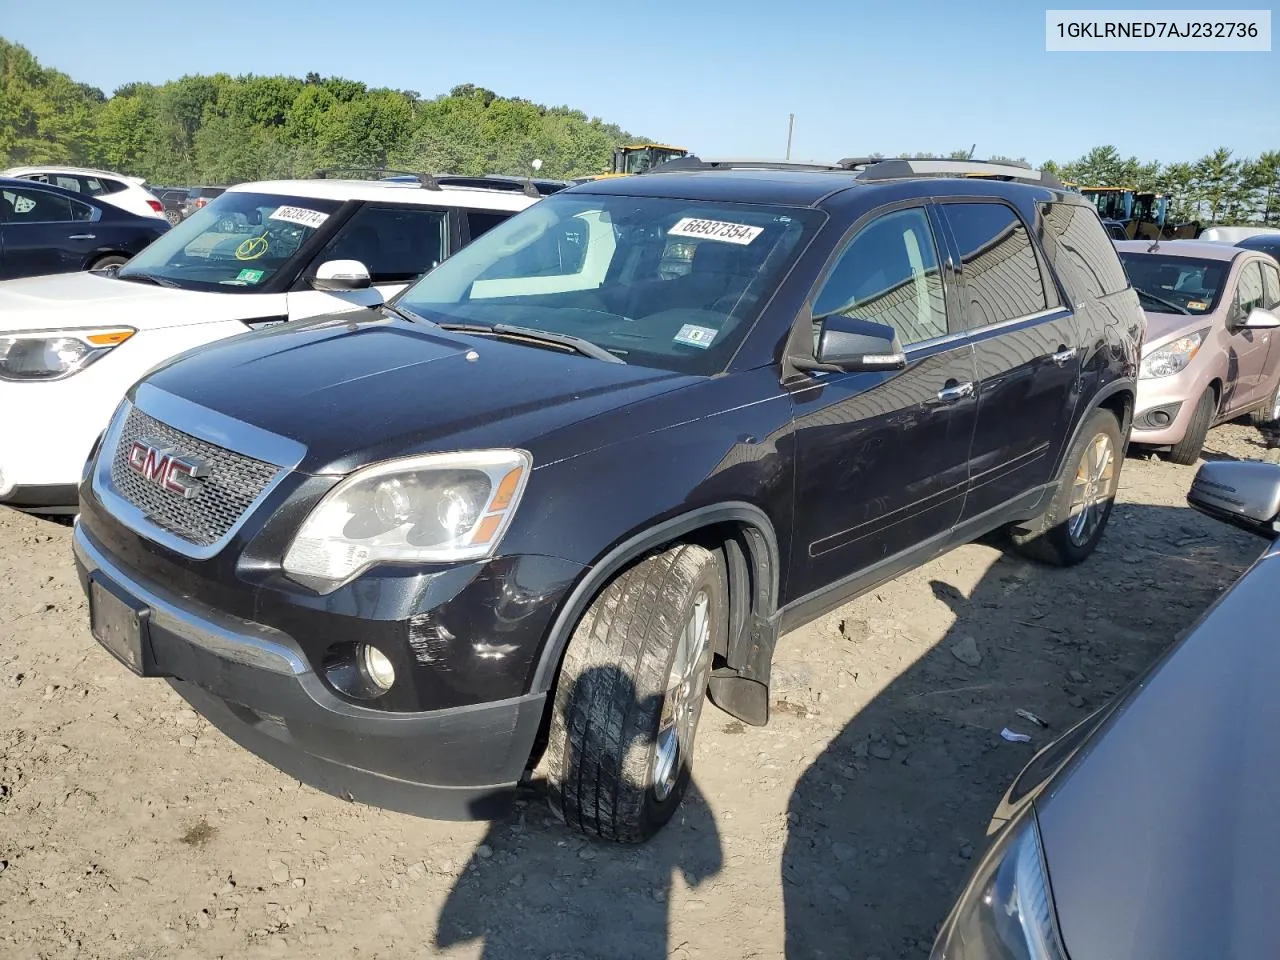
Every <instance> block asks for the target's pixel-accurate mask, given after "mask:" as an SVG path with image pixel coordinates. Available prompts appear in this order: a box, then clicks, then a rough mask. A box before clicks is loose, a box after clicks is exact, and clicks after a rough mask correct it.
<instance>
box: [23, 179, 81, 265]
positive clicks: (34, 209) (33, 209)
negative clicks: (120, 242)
mask: <svg viewBox="0 0 1280 960" xmlns="http://www.w3.org/2000/svg"><path fill="white" fill-rule="evenodd" d="M0 204H3V207H4V212H3V220H4V224H3V226H2V227H0V229H2V230H3V231H4V247H5V264H4V270H5V275H6V276H7V277H34V276H40V275H42V274H50V273H68V272H71V271H74V270H79V269H81V268H82V267H83V266H84V264H85V259H86V258H87V257H88V255H89V253H90V252H92V250H93V249H94V246H93V244H94V240H95V236H94V232H93V226H92V221H93V220H94V219H95V217H96V216H97V211H96V210H94V209H93V208H92V207H90V206H88V205H87V204H83V203H79V202H78V201H73V200H71V199H69V198H67V197H65V196H63V195H62V194H59V193H55V192H53V191H51V190H44V189H41V188H40V187H39V186H36V185H34V184H33V185H32V186H29V187H28V186H16V185H8V186H5V187H4V188H3V189H0Z"/></svg>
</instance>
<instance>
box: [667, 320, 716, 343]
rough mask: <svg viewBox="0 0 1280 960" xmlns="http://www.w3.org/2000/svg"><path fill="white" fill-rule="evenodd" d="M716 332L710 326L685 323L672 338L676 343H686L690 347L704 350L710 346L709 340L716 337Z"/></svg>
mask: <svg viewBox="0 0 1280 960" xmlns="http://www.w3.org/2000/svg"><path fill="white" fill-rule="evenodd" d="M718 332H719V331H716V330H712V329H711V328H710V327H700V326H698V325H697V324H694V323H686V324H685V325H684V326H683V327H681V328H680V331H679V332H678V333H677V334H676V335H675V337H673V338H672V339H674V340H675V342H676V343H687V344H688V345H689V346H691V347H698V348H699V349H701V350H705V349H707V347H709V346H711V341H712V340H714V339H715V338H716V333H718Z"/></svg>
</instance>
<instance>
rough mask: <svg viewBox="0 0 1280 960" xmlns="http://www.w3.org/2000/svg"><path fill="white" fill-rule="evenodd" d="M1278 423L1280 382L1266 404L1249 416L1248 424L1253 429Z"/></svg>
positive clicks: (1277, 382)
mask: <svg viewBox="0 0 1280 960" xmlns="http://www.w3.org/2000/svg"><path fill="white" fill-rule="evenodd" d="M1277 421H1280V380H1277V381H1276V388H1275V389H1274V390H1272V391H1271V393H1270V395H1268V397H1267V402H1266V403H1264V404H1263V405H1262V406H1260V407H1259V408H1258V409H1257V410H1255V411H1253V413H1251V414H1249V422H1250V423H1252V424H1253V425H1254V426H1255V427H1262V426H1268V425H1270V424H1273V423H1276V422H1277Z"/></svg>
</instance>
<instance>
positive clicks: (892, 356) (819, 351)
mask: <svg viewBox="0 0 1280 960" xmlns="http://www.w3.org/2000/svg"><path fill="white" fill-rule="evenodd" d="M814 359H815V360H816V361H817V362H816V363H812V362H810V363H805V362H799V363H797V364H796V365H797V366H799V367H801V368H802V369H815V370H831V371H836V370H838V371H847V372H859V371H870V370H901V369H903V368H904V367H906V365H907V355H906V354H905V353H903V352H902V344H901V343H900V342H899V341H898V331H896V330H894V329H893V327H890V326H886V325H885V324H883V323H872V322H871V321H870V320H858V319H856V318H854V317H847V316H845V315H844V314H840V313H833V314H831V315H830V316H827V317H823V318H822V333H821V334H820V335H819V337H818V342H817V344H816V346H815V349H814Z"/></svg>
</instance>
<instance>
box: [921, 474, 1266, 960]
mask: <svg viewBox="0 0 1280 960" xmlns="http://www.w3.org/2000/svg"><path fill="white" fill-rule="evenodd" d="M1188 501H1189V502H1190V503H1191V505H1192V506H1194V507H1196V508H1197V509H1199V510H1201V511H1202V512H1204V513H1207V514H1209V515H1211V516H1215V517H1217V518H1219V519H1222V520H1225V521H1227V522H1229V523H1232V524H1235V525H1237V526H1240V527H1243V528H1245V529H1248V530H1250V531H1252V532H1255V533H1258V534H1260V535H1262V536H1265V537H1268V538H1271V539H1273V540H1274V538H1275V537H1276V535H1277V533H1278V532H1280V530H1278V525H1277V520H1276V518H1277V514H1280V467H1278V466H1273V465H1271V464H1264V463H1256V462H1240V463H1234V462H1231V463H1226V462H1224V463H1209V464H1206V465H1205V466H1204V467H1202V468H1201V469H1200V472H1199V473H1198V474H1197V475H1196V479H1195V482H1194V483H1193V485H1192V488H1191V492H1190V494H1189V495H1188ZM1278 587H1280V542H1273V543H1272V545H1271V546H1270V547H1269V548H1267V550H1266V552H1265V553H1263V555H1262V556H1261V557H1260V558H1259V559H1258V561H1257V562H1256V563H1255V564H1254V565H1253V566H1252V567H1251V568H1250V569H1249V570H1248V571H1247V572H1246V573H1245V574H1244V576H1242V577H1241V578H1240V580H1239V581H1237V582H1236V584H1235V585H1234V586H1233V587H1232V588H1231V589H1230V590H1229V591H1227V592H1226V593H1225V594H1223V596H1222V597H1221V598H1220V599H1219V600H1218V602H1217V603H1216V604H1214V606H1213V607H1211V608H1210V609H1209V611H1208V612H1207V613H1206V614H1205V615H1204V616H1203V617H1202V618H1201V619H1200V621H1199V622H1198V623H1197V624H1196V625H1195V626H1194V628H1193V629H1192V630H1191V631H1190V632H1189V633H1188V634H1187V635H1186V636H1185V637H1184V638H1183V639H1182V640H1181V642H1179V643H1177V644H1175V645H1174V646H1173V648H1172V649H1171V650H1170V651H1169V652H1168V653H1166V654H1165V656H1164V657H1163V658H1162V659H1161V660H1160V662H1158V663H1157V664H1156V665H1155V666H1154V667H1153V668H1152V669H1151V670H1150V671H1149V672H1148V673H1147V674H1146V675H1145V676H1144V677H1142V678H1140V679H1139V680H1138V681H1137V682H1135V683H1134V684H1133V685H1132V686H1131V687H1130V688H1129V689H1128V690H1127V691H1125V692H1124V693H1122V694H1121V695H1120V696H1118V697H1116V698H1115V699H1114V700H1113V701H1112V703H1111V704H1110V705H1108V706H1107V707H1104V708H1103V709H1102V710H1100V711H1098V712H1097V713H1095V714H1094V715H1093V716H1091V717H1089V718H1088V719H1086V720H1084V721H1082V722H1081V723H1080V724H1078V725H1077V726H1076V727H1075V728H1073V729H1072V730H1070V731H1069V732H1068V733H1067V734H1065V735H1064V736H1063V737H1061V738H1060V739H1059V740H1057V741H1056V742H1055V743H1053V744H1051V745H1050V746H1049V747H1047V748H1045V749H1044V750H1043V751H1041V752H1040V753H1039V754H1038V755H1037V756H1036V757H1035V759H1033V760H1032V761H1031V763H1030V764H1029V765H1028V766H1027V768H1026V769H1025V770H1023V772H1022V773H1021V774H1020V775H1019V777H1018V779H1017V780H1015V781H1014V784H1013V786H1012V787H1011V788H1010V790H1009V792H1008V793H1007V794H1006V795H1005V798H1004V800H1003V801H1002V803H1001V806H1000V809H999V810H998V811H997V813H996V817H995V820H994V821H993V831H994V833H995V840H994V842H993V844H992V846H991V849H990V850H989V851H988V853H987V854H986V855H985V857H984V858H983V859H982V861H981V862H980V864H979V866H978V868H977V869H976V870H975V871H974V873H973V875H972V877H971V879H970V881H969V883H968V886H967V887H966V889H965V892H964V894H963V895H962V896H961V898H960V900H959V902H958V903H957V904H956V906H955V908H954V909H953V910H952V912H951V915H950V916H949V917H948V918H947V921H946V923H945V924H944V925H943V928H942V931H941V933H940V934H939V936H938V940H937V942H936V944H935V945H934V950H933V955H932V956H933V958H934V960H944V958H945V960H996V958H999V960H1065V958H1067V957H1068V956H1069V957H1071V958H1072V960H1112V958H1119V957H1124V958H1126V960H1144V958H1150V960H1207V958H1211V957H1212V958H1214V960H1229V958H1240V960H1244V958H1257V957H1277V956H1280V924H1277V923H1276V920H1275V917H1274V916H1272V914H1271V909H1272V906H1273V903H1274V901H1275V895H1276V892H1277V891H1278V890H1280V819H1278V818H1277V811H1280V736H1277V734H1278V733H1280V698H1277V696H1276V692H1275V687H1274V684H1275V682H1276V680H1277V678H1280V643H1277V642H1276V636H1275V630H1276V627H1277V625H1280V589H1278Z"/></svg>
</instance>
